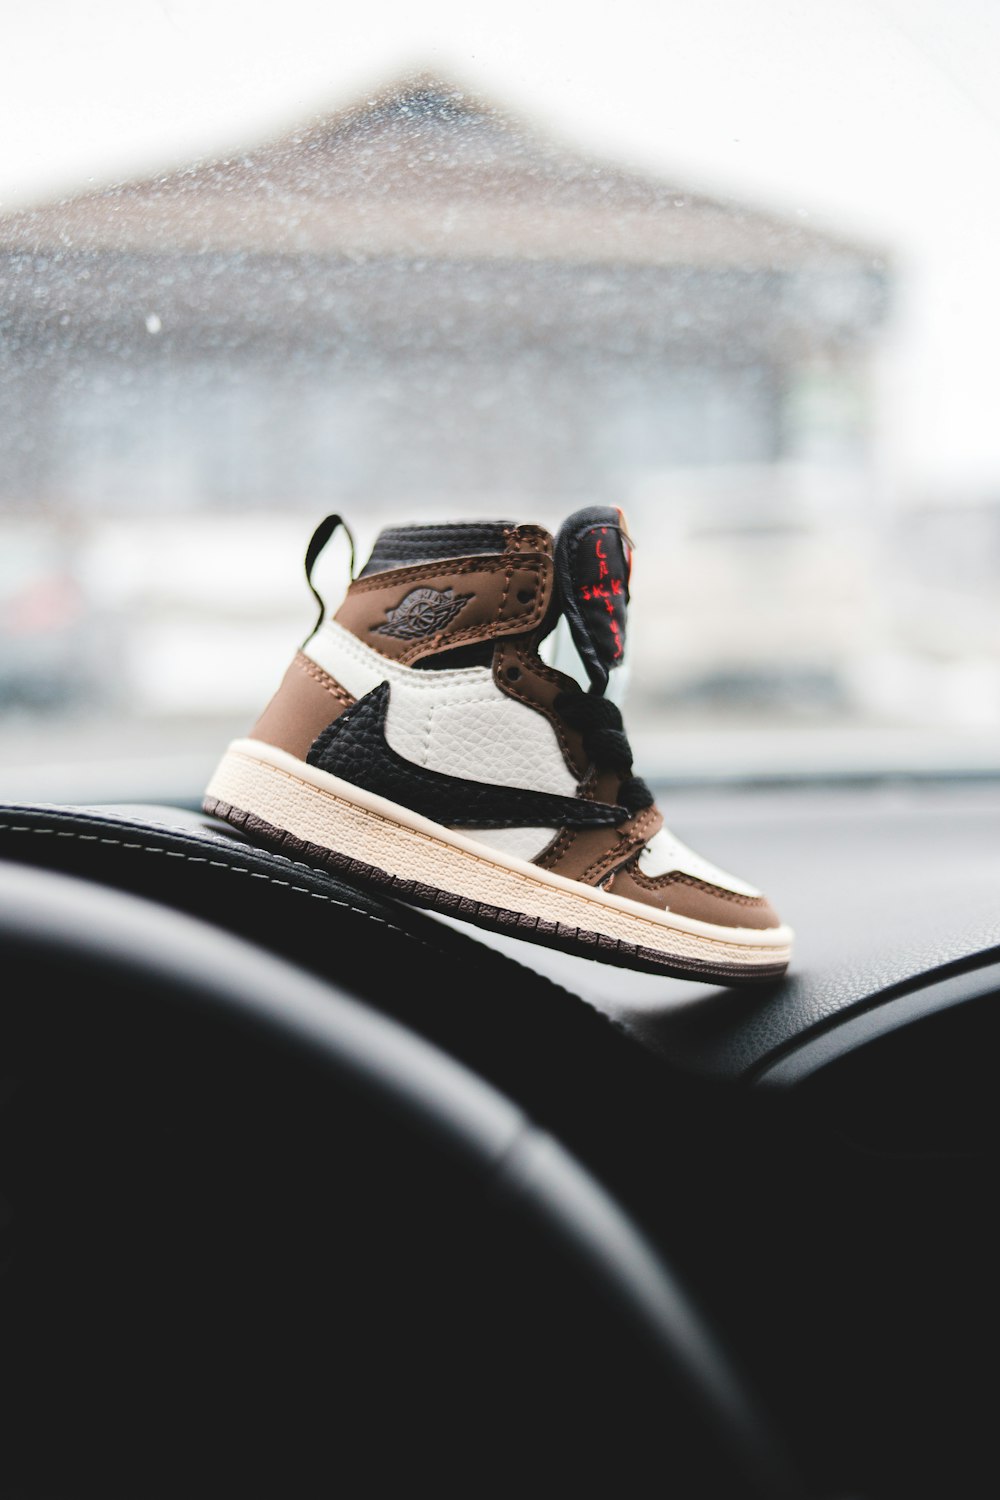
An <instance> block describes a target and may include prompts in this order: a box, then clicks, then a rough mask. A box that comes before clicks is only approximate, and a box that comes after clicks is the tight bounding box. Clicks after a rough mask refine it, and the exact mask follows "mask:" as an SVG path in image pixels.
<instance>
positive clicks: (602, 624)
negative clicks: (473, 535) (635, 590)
mask: <svg viewBox="0 0 1000 1500" xmlns="http://www.w3.org/2000/svg"><path fill="white" fill-rule="evenodd" d="M631 566H632V549H631V546H630V545H629V542H628V538H627V534H626V532H625V526H624V520H623V517H622V513H621V511H620V510H616V509H615V508H614V507H613V506H609V505H591V506H588V507H587V508H586V509H584V510H578V511H575V512H574V514H573V515H571V516H570V517H568V519H567V520H566V521H564V522H563V524H562V526H561V528H560V530H559V535H558V536H557V537H556V546H555V570H556V581H557V587H558V590H559V602H560V605H561V607H562V610H563V613H564V614H565V616H566V619H567V621H568V622H569V628H570V631H571V633H572V636H573V643H574V645H575V646H576V649H577V651H578V652H579V654H580V659H581V660H582V662H583V664H584V666H585V667H586V669H587V676H588V677H589V678H590V681H591V688H592V691H594V692H597V693H603V692H604V690H605V689H606V687H607V685H608V674H609V673H610V672H611V671H613V669H614V668H615V667H618V666H621V664H622V662H623V661H624V659H625V625H626V617H627V614H628V599H629V592H628V581H629V573H630V571H631Z"/></svg>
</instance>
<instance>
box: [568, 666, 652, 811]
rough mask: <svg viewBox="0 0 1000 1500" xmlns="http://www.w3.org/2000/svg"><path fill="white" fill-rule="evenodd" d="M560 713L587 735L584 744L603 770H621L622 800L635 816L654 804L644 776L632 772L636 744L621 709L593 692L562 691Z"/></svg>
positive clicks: (619, 771) (619, 790)
mask: <svg viewBox="0 0 1000 1500" xmlns="http://www.w3.org/2000/svg"><path fill="white" fill-rule="evenodd" d="M554 706H555V710H556V713H557V714H559V715H560V717H561V718H563V719H565V720H566V723H567V724H569V726H570V727H571V728H572V729H578V730H579V731H580V733H581V734H582V736H583V748H584V750H585V751H586V753H587V756H588V757H589V759H590V760H592V761H593V763H594V765H595V766H596V767H597V768H598V770H600V771H617V772H618V774H619V776H621V778H622V783H621V786H620V787H619V788H618V802H619V804H620V805H621V806H622V807H624V808H626V809H627V810H628V812H629V814H630V815H631V816H632V817H635V815H636V813H639V812H642V810H643V808H644V807H652V805H653V794H652V792H651V791H650V790H649V787H648V786H647V785H646V783H645V782H644V781H643V779H642V777H641V776H633V775H632V747H631V745H630V744H629V742H628V739H627V737H626V735H625V730H624V728H623V727H622V716H621V711H620V710H619V709H618V708H617V707H616V705H615V704H614V703H612V702H611V701H610V700H609V699H608V698H597V697H595V696H594V695H593V694H592V693H582V692H575V693H573V692H570V693H560V694H559V696H558V698H557V699H556V701H555V705H554Z"/></svg>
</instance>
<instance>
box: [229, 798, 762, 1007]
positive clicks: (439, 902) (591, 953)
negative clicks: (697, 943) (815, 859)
mask: <svg viewBox="0 0 1000 1500" xmlns="http://www.w3.org/2000/svg"><path fill="white" fill-rule="evenodd" d="M202 808H203V810H204V811H205V812H206V813H207V814H208V815H209V816H210V817H215V818H221V819H223V821H225V822H227V823H231V824H232V825H233V827H234V828H239V829H240V830H241V831H242V832H244V833H247V834H250V835H251V837H253V838H254V839H257V840H259V841H260V842H261V843H262V844H267V845H270V846H272V847H275V848H278V849H281V850H282V851H284V852H286V853H287V852H291V853H292V854H295V855H297V856H300V857H304V858H306V859H308V860H310V861H312V862H313V863H315V864H321V865H324V866H325V867H326V868H327V869H330V870H334V871H336V872H337V873H338V874H339V875H347V876H349V877H350V878H351V879H352V880H356V881H358V882H359V883H362V884H364V885H368V886H372V887H374V888H375V889H377V890H380V891H384V892H386V893H388V894H389V895H391V896H395V897H398V898H399V900H401V901H406V902H408V903H409V904H410V905H411V906H421V907H424V908H426V909H427V910H430V911H440V912H445V913H447V914H448V915H451V916H456V917H461V919H462V920H463V921H465V922H471V923H472V924H473V925H474V926H476V927H483V928H485V929H486V930H487V931H490V932H501V933H506V934H507V935H508V936H509V937H516V938H521V939H522V940H524V941H526V942H529V943H539V944H541V945H542V946H543V947H547V948H559V949H561V950H562V951H563V952H565V953H572V954H575V955H577V956H578V957H581V958H592V959H596V960H597V962H598V963H605V964H611V965H613V966H614V967H617V968H624V969H637V970H639V971H641V972H642V973H645V974H662V975H663V976H664V977H666V978H670V979H696V980H699V981H701V982H702V983H705V984H724V985H733V984H739V985H753V986H758V985H761V984H773V983H774V982H775V980H778V979H781V978H782V977H783V976H784V974H785V973H786V971H787V969H788V964H787V963H780V964H769V965H764V964H761V965H757V966H755V967H754V969H753V970H752V972H748V970H747V969H746V968H744V967H741V966H739V965H736V964H732V965H729V964H712V963H708V962H706V961H705V960H702V959H695V958H692V959H687V960H685V961H684V962H683V963H672V962H671V961H670V960H669V959H666V958H665V957H664V955H663V954H662V953H658V952H657V951H656V949H655V948H645V947H640V946H638V945H637V944H635V943H627V942H623V941H621V940H620V939H618V938H613V937H608V936H607V935H606V934H605V933H597V932H587V931H585V930H583V929H582V928H579V927H568V926H566V925H565V924H564V923H562V922H547V921H545V920H544V918H542V917H531V916H527V915H525V914H524V913H523V912H516V911H507V910H505V909H504V908H503V907H498V906H490V905H488V904H487V903H486V902H483V901H473V900H471V899H470V898H469V897H467V896H456V895H455V894H454V893H453V892H451V891H440V890H438V889H437V888H436V887H435V886H431V885H424V884H422V883H421V882H420V881H416V880H404V879H402V878H401V877H400V876H398V875H390V874H389V872H388V871H386V870H380V869H379V868H378V867H377V866H375V865H368V864H365V863H363V862H362V861H361V860H358V859H352V858H351V857H350V856H349V855H346V854H338V853H337V851H336V850H335V849H327V848H324V847H323V845H322V844H314V843H311V842H309V841H308V840H307V839H300V838H298V837H297V836H296V835H295V834H292V833H288V832H286V830H285V829H283V828H276V827H275V826H274V824H273V823H268V822H266V821H265V820H264V819H263V818H260V817H258V816H257V815H256V814H255V813H250V812H246V811H245V810H244V809H243V808H239V807H232V806H231V805H230V804H229V803H228V802H221V801H219V800H218V799H217V798H215V797H206V798H205V799H204V801H203V803H202Z"/></svg>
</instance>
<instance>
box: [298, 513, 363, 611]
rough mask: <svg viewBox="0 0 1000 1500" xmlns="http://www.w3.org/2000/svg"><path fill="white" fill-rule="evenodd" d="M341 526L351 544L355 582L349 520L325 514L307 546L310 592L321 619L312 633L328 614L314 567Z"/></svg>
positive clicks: (307, 573) (307, 571)
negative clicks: (314, 581) (315, 579)
mask: <svg viewBox="0 0 1000 1500" xmlns="http://www.w3.org/2000/svg"><path fill="white" fill-rule="evenodd" d="M340 527H343V528H344V531H345V533H346V535H347V540H348V541H349V542H350V544H351V581H352V582H353V579H354V538H353V536H352V535H351V532H350V528H349V527H348V525H347V522H346V521H344V520H343V518H342V517H341V516H324V518H323V520H322V521H320V523H319V525H318V526H317V527H316V530H315V531H314V532H313V534H312V537H311V538H310V541H309V545H308V547H307V548H306V583H308V585H309V589H310V592H311V593H312V595H313V598H314V599H315V600H316V603H317V604H318V605H319V619H318V620H317V621H316V624H315V625H314V626H313V628H312V632H311V635H315V634H316V632H317V630H318V629H319V627H320V626H321V625H322V623H323V617H324V616H325V614H326V605H325V604H324V603H323V596H322V595H321V594H320V592H319V590H318V589H317V588H316V585H315V584H314V583H313V580H312V575H313V568H314V567H315V566H316V563H317V561H318V559H319V555H320V553H321V552H322V551H323V548H324V547H325V546H326V544H327V542H328V541H329V540H330V538H331V537H332V536H333V535H334V533H335V532H336V531H338V530H339V529H340Z"/></svg>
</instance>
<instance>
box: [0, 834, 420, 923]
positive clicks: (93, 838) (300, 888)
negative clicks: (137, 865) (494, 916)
mask: <svg viewBox="0 0 1000 1500" xmlns="http://www.w3.org/2000/svg"><path fill="white" fill-rule="evenodd" d="M0 833H35V834H52V833H55V834H56V837H57V838H61V839H79V840H81V841H82V842H84V843H89V844H90V843H98V844H111V845H114V846H115V847H116V848H121V849H139V850H141V851H142V853H143V854H167V855H169V856H170V857H171V858H172V859H186V860H187V861H188V862H189V863H190V864H193V865H207V866H208V867H209V868H210V869H213V870H228V871H229V873H230V874H231V875H249V876H250V878H251V880H266V881H268V882H269V883H270V884H271V885H280V886H283V887H284V888H285V889H286V890H288V891H289V892H292V893H294V894H296V895H302V896H312V897H313V898H314V900H316V901H329V902H330V904H331V906H339V907H342V908H343V910H344V911H349V912H353V913H354V915H355V916H358V917H366V918H367V919H368V921H369V922H377V923H378V924H379V925H380V926H382V927H386V928H388V929H389V931H390V932H396V933H398V934H399V936H400V937H405V938H408V939H409V941H410V942H411V943H416V944H417V946H418V947H420V948H426V949H427V950H428V951H429V952H431V953H434V952H436V951H437V950H436V949H435V948H434V947H433V945H432V944H431V943H427V942H424V940H423V938H418V937H414V935H413V933H412V932H407V931H406V928H405V927H397V926H396V924H395V923H394V922H390V921H388V920H387V919H386V918H385V917H377V916H376V915H375V914H374V912H370V911H365V909H364V907H361V906H352V905H351V903H350V902H349V901H338V900H337V898H336V896H327V895H325V894H324V892H322V891H310V890H309V889H308V888H307V887H306V886H304V885H292V884H291V882H290V881H288V880H279V879H278V877H277V876H276V875H265V874H263V873H262V872H259V871H257V870H248V869H247V868H246V867H245V866H243V865H230V864H227V863H226V861H225V860H224V859H208V858H207V856H205V855H201V854H186V853H185V852H184V851H183V850H182V849H157V848H156V847H154V846H153V845H152V844H134V843H126V842H125V841H124V840H123V839H111V838H102V837H101V836H100V835H99V834H96V833H77V832H75V831H74V830H72V829H53V828H31V827H29V826H28V825H27V824H22V825H20V826H16V825H14V824H10V823H0ZM279 857H280V856H279ZM288 863H289V864H299V863H300V861H298V860H289V861H288ZM301 868H303V869H308V868H309V866H308V865H302V866H301Z"/></svg>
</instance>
